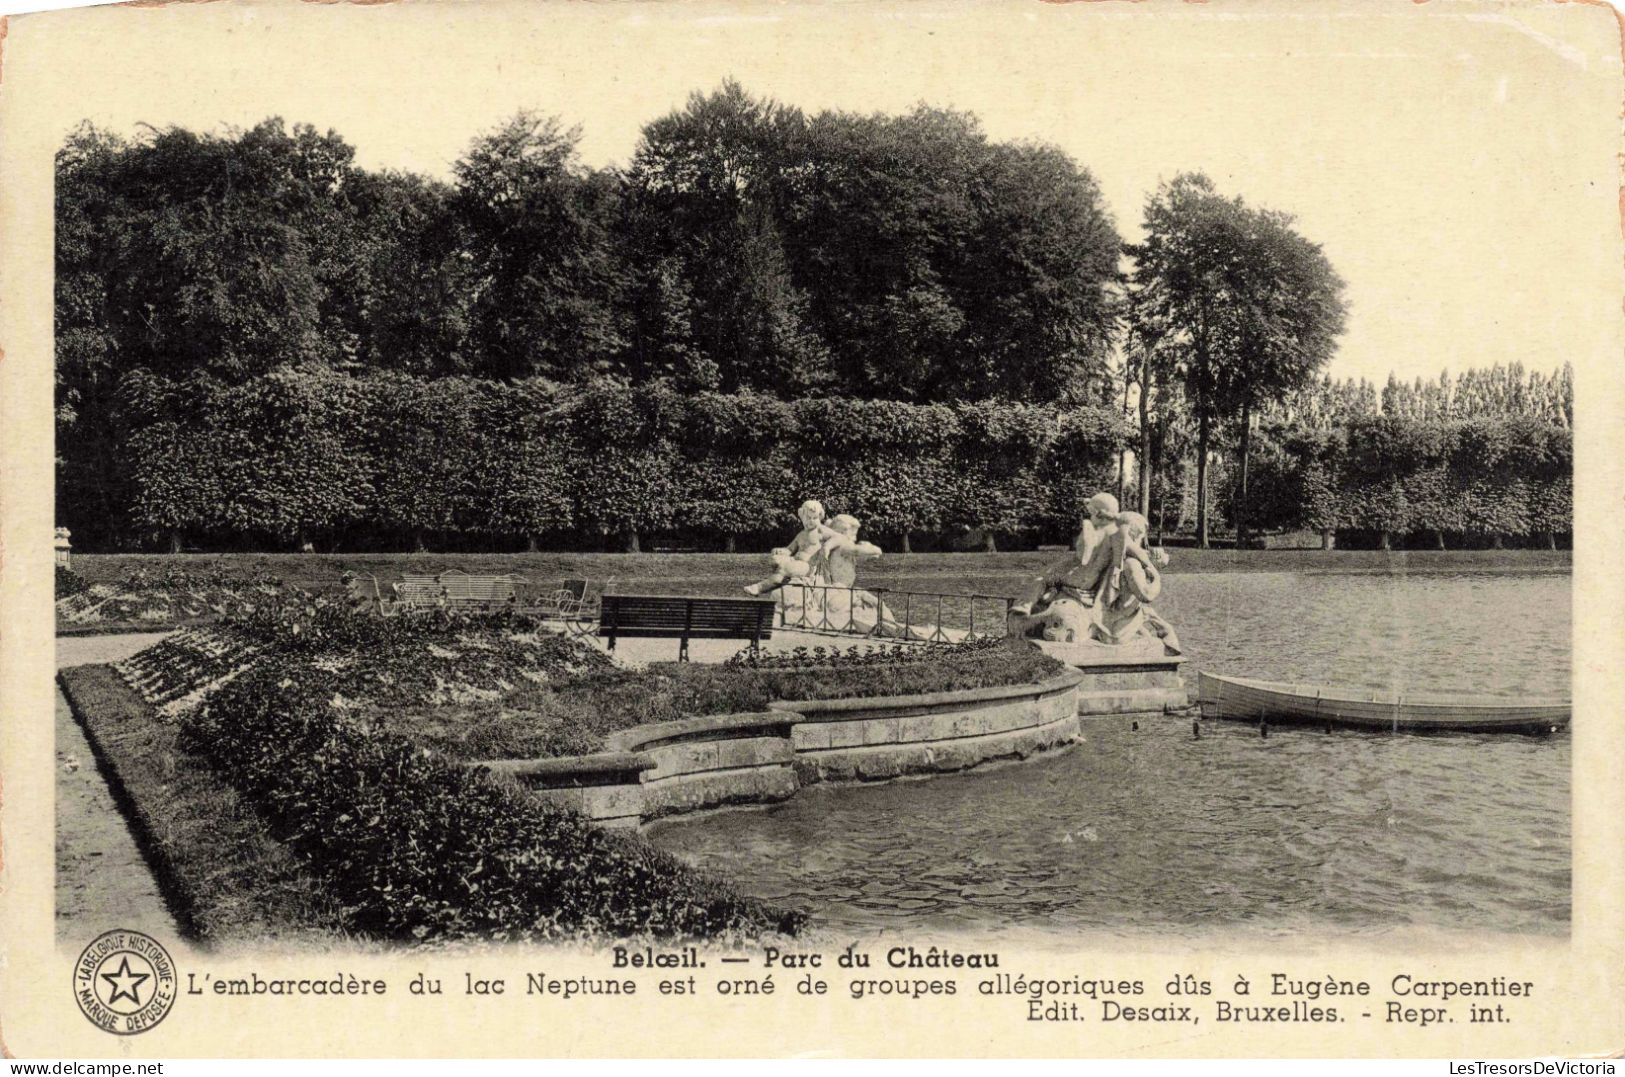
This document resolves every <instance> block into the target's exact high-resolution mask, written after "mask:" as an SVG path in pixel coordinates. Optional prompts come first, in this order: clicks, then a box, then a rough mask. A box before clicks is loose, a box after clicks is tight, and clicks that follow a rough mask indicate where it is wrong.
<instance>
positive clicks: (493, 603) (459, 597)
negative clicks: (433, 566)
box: [439, 568, 527, 609]
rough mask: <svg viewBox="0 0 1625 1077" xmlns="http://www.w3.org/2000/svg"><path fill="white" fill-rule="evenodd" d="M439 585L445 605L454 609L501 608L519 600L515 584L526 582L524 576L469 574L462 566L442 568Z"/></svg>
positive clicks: (511, 574)
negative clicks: (448, 568)
mask: <svg viewBox="0 0 1625 1077" xmlns="http://www.w3.org/2000/svg"><path fill="white" fill-rule="evenodd" d="M439 581H440V586H441V588H442V590H443V591H444V592H445V596H446V605H447V606H449V607H451V608H452V609H498V608H500V607H503V606H514V605H517V604H518V602H519V595H518V592H517V590H516V585H518V584H521V583H525V582H527V581H526V580H525V578H524V577H523V576H516V575H514V574H513V573H508V574H507V575H505V576H470V575H469V574H468V573H466V572H463V571H461V570H460V569H455V568H454V569H451V570H449V571H447V572H442V573H441V574H440V576H439Z"/></svg>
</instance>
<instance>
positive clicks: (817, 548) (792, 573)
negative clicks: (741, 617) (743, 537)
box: [745, 500, 839, 595]
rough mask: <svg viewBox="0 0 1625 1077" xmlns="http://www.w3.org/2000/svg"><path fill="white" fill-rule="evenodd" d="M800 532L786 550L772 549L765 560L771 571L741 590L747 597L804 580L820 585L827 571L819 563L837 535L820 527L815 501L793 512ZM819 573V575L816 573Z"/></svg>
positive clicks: (823, 525)
mask: <svg viewBox="0 0 1625 1077" xmlns="http://www.w3.org/2000/svg"><path fill="white" fill-rule="evenodd" d="M796 516H797V518H799V519H800V520H801V530H800V531H798V532H796V537H795V538H793V539H791V540H790V545H788V546H778V547H775V548H774V550H773V552H772V554H770V555H769V559H770V560H771V562H772V564H773V571H772V572H771V573H770V574H768V575H767V576H766V577H764V578H762V579H760V580H757V581H756V582H755V583H753V584H749V585H747V586H746V587H745V593H746V594H747V595H761V594H766V593H767V592H769V591H775V590H777V589H779V588H780V587H783V586H784V585H785V584H786V583H788V582H789V581H790V580H793V579H798V578H800V579H807V580H809V581H810V582H813V583H822V582H823V576H824V575H825V573H826V572H827V567H826V565H825V563H824V560H823V557H822V555H823V552H824V546H825V544H826V543H827V542H829V541H830V540H831V539H832V538H834V537H836V536H837V535H838V534H839V532H837V531H836V530H835V529H834V528H832V527H830V526H829V525H828V524H826V523H824V506H823V505H822V504H820V503H819V502H817V501H810V500H809V501H803V502H802V503H801V507H800V508H799V509H797V510H796ZM820 570H822V571H820Z"/></svg>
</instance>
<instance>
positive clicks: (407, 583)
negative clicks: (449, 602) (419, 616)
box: [395, 573, 446, 610]
mask: <svg viewBox="0 0 1625 1077" xmlns="http://www.w3.org/2000/svg"><path fill="white" fill-rule="evenodd" d="M395 601H396V603H397V605H398V606H399V607H400V608H401V609H408V610H421V609H430V608H433V607H436V606H443V605H445V604H446V590H445V588H443V587H441V586H440V580H439V578H438V577H436V576H425V575H421V574H419V575H412V574H410V573H409V574H407V575H406V576H403V577H402V579H401V582H400V583H397V584H396V585H395Z"/></svg>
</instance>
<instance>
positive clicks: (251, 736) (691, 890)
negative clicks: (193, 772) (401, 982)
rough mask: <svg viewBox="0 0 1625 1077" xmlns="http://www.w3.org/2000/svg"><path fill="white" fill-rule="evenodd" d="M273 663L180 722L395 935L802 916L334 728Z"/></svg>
mask: <svg viewBox="0 0 1625 1077" xmlns="http://www.w3.org/2000/svg"><path fill="white" fill-rule="evenodd" d="M288 672H289V671H288V670H285V669H283V668H280V666H279V665H278V664H272V665H270V666H268V667H264V668H261V669H258V670H255V671H253V672H251V673H249V674H245V675H244V676H242V677H239V678H238V679H236V680H234V681H233V682H232V683H230V684H229V685H227V686H226V687H224V688H222V689H221V690H220V691H219V692H218V693H217V694H215V695H214V696H213V697H211V698H210V699H209V700H208V701H207V702H206V703H204V704H203V705H202V706H201V707H199V708H198V709H197V710H196V711H194V712H192V713H191V714H190V715H189V716H188V717H187V718H186V719H185V720H184V721H183V723H182V741H181V743H182V745H183V746H185V747H187V748H189V749H190V750H193V751H196V752H198V753H199V754H201V755H204V756H206V757H207V758H208V759H209V760H210V761H211V762H212V764H213V765H214V766H215V767H216V768H217V769H218V770H219V772H220V773H221V774H223V775H225V776H226V777H227V779H228V780H229V781H230V782H231V783H232V784H233V785H234V786H236V787H237V788H238V789H239V790H240V791H241V792H242V793H243V794H244V795H245V796H246V797H248V798H249V799H250V800H252V801H253V802H254V803H255V804H256V806H257V807H258V808H259V809H260V811H261V813H262V814H263V815H264V817H265V818H266V819H268V820H269V821H270V823H271V827H272V831H273V833H275V834H276V835H277V836H278V837H279V838H281V839H282V840H283V841H284V842H286V843H287V844H288V845H289V846H290V847H291V848H293V849H294V850H296V851H297V852H298V853H299V854H300V855H301V856H302V857H304V858H305V859H306V860H307V861H308V862H309V863H310V864H311V865H312V866H313V868H314V870H315V871H317V872H318V873H319V874H320V875H321V876H322V878H323V879H324V880H326V882H327V883H328V885H329V886H331V887H332V888H333V890H334V891H335V892H336V893H338V894H340V895H341V896H342V898H343V900H344V902H345V905H346V908H347V914H348V918H349V922H350V923H351V925H352V926H354V927H355V928H356V929H357V930H360V931H362V932H364V933H366V934H369V935H375V936H380V937H384V938H390V939H397V940H403V941H407V940H431V939H442V938H452V939H454V938H469V937H472V938H486V939H494V940H534V939H551V938H558V937H564V936H577V937H579V936H586V937H595V936H596V937H602V936H615V937H625V936H636V935H646V936H655V937H661V938H694V937H717V936H733V937H749V936H757V935H761V934H765V933H783V934H794V933H795V932H797V931H798V930H799V929H800V928H801V927H802V925H803V924H804V922H805V916H804V914H802V913H799V912H794V911H789V910H781V909H777V908H774V907H772V906H769V905H767V904H765V903H763V902H761V901H757V900H755V899H751V898H745V897H742V896H740V895H738V894H737V893H735V892H734V891H733V890H732V888H731V887H729V886H728V885H727V884H725V883H723V882H722V881H720V880H718V879H715V878H712V877H710V876H706V875H702V874H701V873H699V872H697V871H695V870H693V869H691V868H689V867H687V866H686V865H684V864H682V863H681V862H680V861H678V860H677V859H676V858H674V857H672V856H670V855H668V854H666V853H663V852H661V851H659V850H657V849H656V848H655V847H654V846H652V845H650V844H648V843H647V842H646V841H643V840H642V839H639V838H636V837H632V836H628V835H617V834H611V833H609V832H607V831H605V830H602V829H600V828H598V827H596V826H594V825H593V824H592V823H590V822H589V821H588V820H587V819H585V818H584V817H582V816H581V815H579V814H577V813H575V812H571V811H567V810H564V809H561V808H556V807H553V806H551V805H547V804H544V803H542V802H540V801H539V800H537V799H536V798H534V797H531V796H529V795H528V794H527V793H525V792H524V791H523V790H522V789H520V788H518V787H516V786H514V785H513V784H511V783H508V782H504V781H501V780H498V779H495V778H493V776H492V775H491V774H490V773H489V772H488V771H486V770H484V769H483V768H474V769H470V768H463V767H460V766H456V765H452V764H449V763H447V762H445V761H443V760H441V759H440V758H438V757H437V756H435V755H434V754H433V753H431V752H430V751H429V750H427V749H422V748H419V747H417V746H415V745H413V744H412V743H411V742H410V741H408V740H406V739H405V738H403V737H400V736H397V735H394V734H390V733H386V732H382V731H379V730H376V729H368V728H364V727H362V726H359V725H357V724H355V723H352V722H350V721H348V720H345V719H343V718H340V717H339V716H338V715H336V714H335V713H334V712H333V710H332V708H331V707H330V706H329V705H328V700H326V699H324V698H323V697H322V696H321V695H320V693H319V691H317V690H313V689H312V688H311V687H310V686H308V685H305V684H301V683H299V682H298V681H297V679H296V678H293V677H288V678H286V679H284V678H285V675H286V674H287V673H288Z"/></svg>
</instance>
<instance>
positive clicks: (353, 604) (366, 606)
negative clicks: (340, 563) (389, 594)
mask: <svg viewBox="0 0 1625 1077" xmlns="http://www.w3.org/2000/svg"><path fill="white" fill-rule="evenodd" d="M344 591H345V594H346V595H347V596H348V598H349V600H350V608H351V609H352V610H354V611H356V612H357V613H377V614H379V615H380V616H383V617H388V616H389V615H390V614H392V613H394V612H395V610H394V605H395V604H394V603H393V602H388V601H386V600H385V599H384V595H383V592H382V591H380V590H379V589H378V577H377V576H374V575H373V574H372V573H370V572H346V573H345V574H344Z"/></svg>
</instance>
